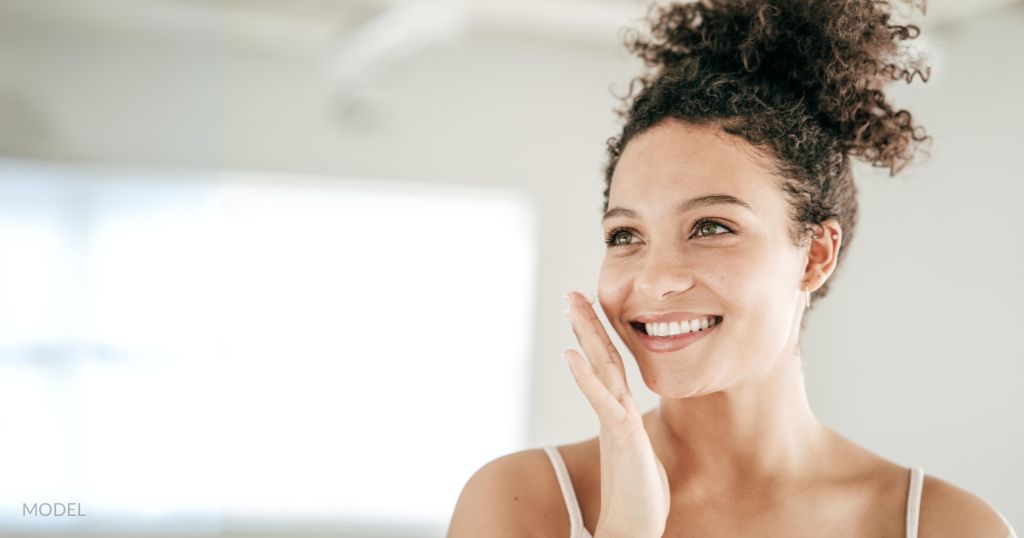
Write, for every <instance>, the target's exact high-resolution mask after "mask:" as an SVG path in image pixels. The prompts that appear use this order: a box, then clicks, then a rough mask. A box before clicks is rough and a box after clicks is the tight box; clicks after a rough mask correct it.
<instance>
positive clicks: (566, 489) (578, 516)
mask: <svg viewBox="0 0 1024 538" xmlns="http://www.w3.org/2000/svg"><path fill="white" fill-rule="evenodd" d="M544 452H547V454H548V458H550V459H551V466H552V467H554V468H555V475H556V476H557V477H558V486H559V487H560V488H562V499H564V500H565V508H566V510H568V511H569V538H579V536H580V533H581V530H582V529H583V528H584V527H583V514H582V513H581V512H580V504H579V502H578V501H577V500H576V491H575V490H574V489H573V488H572V480H571V479H570V478H569V470H568V469H566V467H565V461H564V460H563V459H562V454H561V453H560V452H559V451H558V448H556V447H554V446H551V445H544Z"/></svg>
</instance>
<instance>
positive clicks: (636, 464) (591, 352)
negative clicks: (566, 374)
mask: <svg viewBox="0 0 1024 538" xmlns="http://www.w3.org/2000/svg"><path fill="white" fill-rule="evenodd" d="M566 301H567V302H568V303H569V308H568V309H567V310H566V311H565V314H566V317H567V318H568V319H569V324H570V325H571V326H572V330H573V333H575V334H576V339H577V340H578V341H579V343H580V346H581V347H582V348H583V352H584V353H585V354H586V356H584V355H583V354H580V353H579V352H577V351H576V350H574V349H569V350H566V351H564V352H562V355H563V356H564V357H565V359H566V361H567V362H568V363H569V369H570V370H571V371H572V375H573V377H574V378H575V379H576V385H577V386H579V388H580V390H581V391H582V392H583V395H584V396H586V398H587V401H589V402H590V406H591V407H593V409H594V411H595V412H596V413H597V417H598V420H600V422H601V433H600V437H599V443H600V455H601V514H600V515H599V516H598V520H597V528H596V529H595V532H594V538H613V537H614V538H618V537H626V536H629V537H632V538H660V537H661V536H662V534H663V533H664V532H665V524H666V521H667V520H668V512H669V496H670V495H669V487H668V476H667V475H666V473H665V466H664V465H662V463H661V460H659V459H658V456H657V455H656V454H655V453H654V448H653V447H652V446H651V440H650V438H649V437H648V435H647V430H645V429H644V424H643V416H642V415H641V413H640V411H639V410H638V409H637V407H636V403H635V402H634V401H633V395H632V393H631V392H630V391H629V387H628V386H627V385H626V371H625V368H624V367H623V365H622V358H621V357H620V356H619V353H618V351H617V350H616V349H615V346H614V344H612V342H611V340H609V339H608V333H607V332H605V330H604V325H603V324H602V323H601V320H600V319H599V318H598V317H597V314H596V313H595V312H594V309H593V308H592V307H591V304H590V303H589V302H588V301H587V300H586V299H585V298H584V297H583V295H581V294H579V293H576V292H570V293H569V294H568V295H567V296H566Z"/></svg>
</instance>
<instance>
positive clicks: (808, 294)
mask: <svg viewBox="0 0 1024 538" xmlns="http://www.w3.org/2000/svg"><path fill="white" fill-rule="evenodd" d="M804 297H806V298H807V300H806V301H805V302H806V303H807V306H805V307H804V308H810V307H811V290H804Z"/></svg>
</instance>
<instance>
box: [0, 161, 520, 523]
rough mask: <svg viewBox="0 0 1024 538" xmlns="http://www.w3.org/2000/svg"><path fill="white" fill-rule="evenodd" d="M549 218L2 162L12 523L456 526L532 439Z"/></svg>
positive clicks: (4, 400)
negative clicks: (535, 347)
mask: <svg viewBox="0 0 1024 538" xmlns="http://www.w3.org/2000/svg"><path fill="white" fill-rule="evenodd" d="M534 241H535V231H534V217H533V213H532V210H531V209H530V205H529V203H527V202H526V201H525V200H524V199H523V198H522V196H521V195H519V194H518V193H516V192H515V191H508V190H503V189H482V188H478V187H456V186H448V187H442V186H428V185H424V184H415V183H406V182H397V181H376V180H375V181H368V180H356V179H332V178H318V177H308V176H292V175H269V174H250V173H241V172H208V173H202V172H168V171H140V170H127V169H102V168H82V167H58V166H53V165H41V164H38V163H27V162H19V161H0V436H2V438H3V439H4V442H3V443H2V444H0V477H3V478H2V479H0V507H2V510H0V532H2V531H5V530H51V529H52V530H58V529H64V530H89V531H101V532H117V531H121V530H123V531H126V532H137V531H140V530H147V529H158V530H161V531H178V532H181V533H192V532H194V533H210V532H220V531H225V530H246V529H249V530H274V529H279V530H280V531H281V532H286V533H291V534H294V533H295V532H296V529H298V528H299V527H300V526H301V528H302V529H303V530H308V531H312V532H322V531H324V530H338V529H364V530H365V529H386V528H389V527H391V528H405V529H420V531H421V532H426V533H428V534H430V533H432V534H436V535H438V536H440V535H443V532H444V529H445V526H446V524H447V522H448V518H449V517H450V512H451V509H452V508H453V507H454V504H455V500H456V498H457V496H458V494H459V492H460V490H461V487H462V485H463V484H464V483H465V480H466V479H467V478H468V477H469V475H470V474H472V472H473V471H474V470H475V469H476V468H477V467H479V466H480V465H481V464H482V463H484V462H486V461H487V460H489V459H490V458H491V457H493V454H496V453H506V452H509V451H513V450H516V449H518V448H519V447H521V446H522V444H523V442H524V441H525V431H526V425H525V420H526V416H525V413H526V399H527V381H528V374H529V371H528V367H529V360H528V358H529V353H530V351H531V340H532V337H533V335H532V306H533V297H534V286H535V282H534V280H535V274H534V271H535V267H536V246H535V244H534ZM456 443H458V445H459V446H458V448H457V449H456V447H455V444H456ZM467 455H468V456H469V457H468V458H467ZM55 502H67V503H79V506H80V509H81V511H82V512H83V513H84V514H85V516H84V517H77V518H71V517H65V518H41V517H36V518H33V517H25V516H23V515H22V508H23V504H29V505H31V504H33V503H55ZM311 522H312V523H311ZM353 532H357V531H353Z"/></svg>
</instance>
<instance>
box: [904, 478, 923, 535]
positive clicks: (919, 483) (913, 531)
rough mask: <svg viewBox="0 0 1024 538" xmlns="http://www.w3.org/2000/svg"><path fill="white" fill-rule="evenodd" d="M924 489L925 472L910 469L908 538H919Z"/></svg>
mask: <svg viewBox="0 0 1024 538" xmlns="http://www.w3.org/2000/svg"><path fill="white" fill-rule="evenodd" d="M923 487H924V470H923V469H922V468H920V467H911V468H910V489H909V490H908V491H907V538H917V521H918V518H919V517H920V514H921V489H922V488H923Z"/></svg>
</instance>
